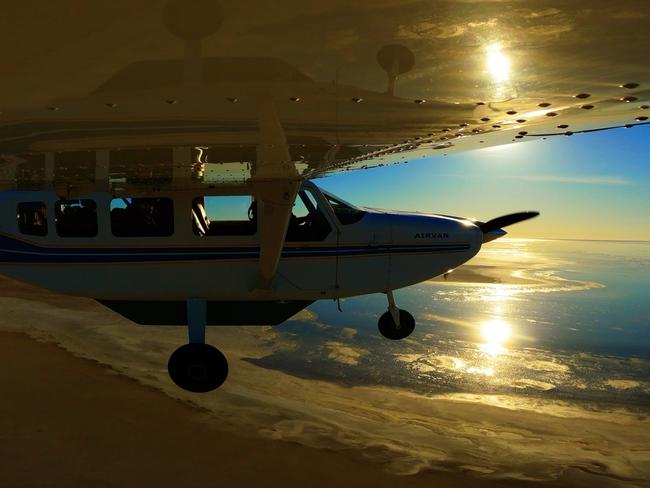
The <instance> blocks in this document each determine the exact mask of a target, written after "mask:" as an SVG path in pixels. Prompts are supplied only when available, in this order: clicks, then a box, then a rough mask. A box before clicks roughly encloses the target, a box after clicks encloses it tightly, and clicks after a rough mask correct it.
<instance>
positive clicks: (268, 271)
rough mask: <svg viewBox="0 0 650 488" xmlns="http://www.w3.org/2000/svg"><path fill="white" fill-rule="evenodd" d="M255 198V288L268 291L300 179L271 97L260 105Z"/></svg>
mask: <svg viewBox="0 0 650 488" xmlns="http://www.w3.org/2000/svg"><path fill="white" fill-rule="evenodd" d="M252 183H253V185H254V187H255V193H256V195H257V198H258V209H259V222H260V224H259V225H260V263H259V275H258V278H257V285H256V290H260V291H261V290H270V289H271V287H272V284H273V277H274V276H275V272H276V270H277V269H278V264H279V262H280V257H281V255H282V248H283V247H284V239H285V236H286V235H287V228H288V227H289V220H290V218H291V209H292V208H293V202H294V201H295V199H296V195H297V194H298V190H299V189H300V184H301V183H302V179H301V178H300V176H299V175H298V172H297V171H296V167H295V165H294V164H293V163H292V161H291V157H290V155H289V147H288V146H287V138H286V136H285V134H284V129H283V127H282V124H281V123H280V119H279V117H278V114H277V111H276V110H275V106H274V104H273V101H272V100H271V98H270V97H264V98H262V99H261V100H260V105H259V143H258V145H257V162H256V165H255V173H254V175H253V177H252Z"/></svg>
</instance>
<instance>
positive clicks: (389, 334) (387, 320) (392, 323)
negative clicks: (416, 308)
mask: <svg viewBox="0 0 650 488" xmlns="http://www.w3.org/2000/svg"><path fill="white" fill-rule="evenodd" d="M386 296H387V297H388V311H387V312H385V313H384V314H383V315H382V316H381V317H379V324H378V326H379V332H381V335H383V336H384V337H386V338H387V339H391V340H394V341H396V340H399V339H404V338H406V337H408V336H410V335H411V333H412V332H413V330H414V329H415V319H414V318H413V315H411V314H410V313H408V312H407V311H406V310H400V309H399V308H397V305H395V297H394V296H393V292H392V290H388V291H387V292H386Z"/></svg>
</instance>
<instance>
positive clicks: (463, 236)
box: [392, 214, 483, 250]
mask: <svg viewBox="0 0 650 488" xmlns="http://www.w3.org/2000/svg"><path fill="white" fill-rule="evenodd" d="M392 237H393V242H394V243H396V244H397V243H403V244H426V245H428V244H440V245H450V246H453V245H462V246H464V247H466V246H467V245H469V248H470V249H472V250H478V249H479V248H480V247H481V243H482V241H483V232H482V231H481V229H480V228H479V227H478V226H477V225H476V224H474V223H473V222H471V221H469V220H467V219H463V218H458V217H450V216H444V215H418V214H416V215H414V214H394V215H393V219H392Z"/></svg>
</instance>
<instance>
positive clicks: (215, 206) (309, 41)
mask: <svg viewBox="0 0 650 488" xmlns="http://www.w3.org/2000/svg"><path fill="white" fill-rule="evenodd" d="M70 1H71V0H70ZM121 1H122V0H119V1H118V2H117V3H120V2H121ZM64 3H65V0H64ZM222 3H223V6H222V5H221V4H220V3H219V2H217V1H213V0H210V1H204V0H195V1H194V2H188V1H180V0H171V1H168V2H167V3H166V4H165V7H164V9H163V21H164V24H165V27H166V28H167V30H168V31H169V32H170V33H171V34H173V36H176V37H177V38H181V40H182V42H183V43H184V52H185V54H184V57H183V58H182V59H160V56H159V55H158V51H160V52H167V51H170V50H172V49H173V48H175V46H177V44H178V40H177V39H174V37H173V36H171V35H167V37H165V34H164V32H163V30H162V29H160V25H159V23H160V21H159V20H156V21H155V22H151V23H150V24H148V23H147V22H144V21H143V20H142V19H143V15H144V13H148V12H149V11H150V5H149V4H146V5H145V4H143V5H142V6H141V8H140V6H138V2H135V3H134V2H125V3H124V5H123V7H124V9H125V11H124V12H122V11H121V10H120V8H118V7H117V4H116V8H115V9H113V10H111V12H106V13H105V14H106V15H107V16H108V17H109V18H110V19H112V20H111V22H112V23H111V24H110V25H111V26H112V27H107V28H105V29H103V30H102V31H101V32H98V33H97V34H96V35H95V36H92V37H90V38H88V36H87V26H91V25H96V24H99V23H103V22H104V21H106V20H107V19H105V18H104V17H102V15H103V14H102V12H99V11H97V12H95V10H92V11H90V10H89V11H79V12H80V13H79V14H78V17H74V16H69V15H66V16H62V17H57V18H56V19H54V18H53V19H52V22H50V23H48V24H47V25H45V24H44V25H42V26H40V28H39V29H33V30H30V31H29V43H27V44H28V45H29V46H33V47H32V48H30V49H27V48H25V47H24V46H25V45H27V44H25V43H21V42H15V43H10V42H5V43H4V45H5V46H8V47H7V49H6V52H5V55H6V56H7V57H8V59H13V61H14V64H15V65H16V66H17V67H18V68H16V70H15V72H14V71H12V70H5V71H6V74H4V75H3V77H2V78H1V79H0V106H1V109H2V111H1V113H0V188H2V189H3V190H4V191H2V192H0V202H1V205H0V273H2V274H4V275H7V276H10V277H12V278H15V279H18V280H21V281H25V282H28V283H32V284H35V285H38V286H42V287H45V288H48V289H51V290H54V291H57V292H60V293H66V294H71V295H76V296H84V297H91V298H94V299H96V300H98V301H99V302H100V303H102V304H104V305H105V306H107V307H109V308H110V309H112V310H114V311H115V312H117V313H119V314H122V315H123V316H125V317H127V318H129V319H131V320H132V321H134V322H136V323H140V324H160V325H164V324H169V325H185V324H187V325H188V330H189V341H188V344H185V345H182V346H181V347H179V348H178V349H177V350H176V351H175V352H174V353H173V354H172V356H171V358H170V360H169V363H168V367H169V373H170V376H171V378H172V379H173V381H174V382H175V383H176V384H177V385H178V386H180V387H181V388H184V389H186V390H189V391H193V392H207V391H211V390H213V389H215V388H218V387H219V386H220V385H221V384H223V382H224V381H225V379H226V377H227V374H228V365H227V361H226V358H225V357H224V355H223V354H222V353H221V352H220V351H218V349H216V348H215V347H213V346H211V345H208V344H206V343H205V327H206V326H208V325H244V324H279V323H281V322H283V321H284V320H286V319H287V318H289V317H291V316H292V315H294V314H295V313H296V312H298V311H299V310H301V309H303V308H304V307H306V306H308V305H309V304H311V303H313V302H314V301H315V300H320V299H339V298H343V297H351V296H358V295H363V294H368V293H385V294H386V296H387V300H388V310H387V311H386V312H385V313H383V315H381V317H380V318H379V331H380V332H381V333H382V334H383V335H384V336H386V337H387V338H389V339H402V338H404V337H407V336H408V335H409V334H410V333H411V332H412V331H413V330H414V326H415V320H414V318H413V316H412V315H411V314H410V313H409V312H407V311H405V310H400V309H399V308H398V307H397V305H396V304H395V300H394V298H393V291H394V290H396V289H399V288H402V287H405V286H409V285H412V284H415V283H419V282H421V281H424V280H428V279H430V278H432V277H435V276H438V275H441V274H444V273H446V272H447V271H448V270H450V269H453V268H456V267H457V266H460V265H461V264H463V263H465V262H467V261H468V260H470V259H471V258H472V257H473V256H475V255H476V253H477V252H478V251H479V250H480V248H481V246H482V244H483V243H485V242H489V241H491V240H493V239H496V238H498V237H501V236H503V235H504V234H505V231H504V230H503V227H506V226H508V225H511V224H514V223H517V222H520V221H523V220H526V219H529V218H532V217H534V216H536V215H538V213H537V212H533V211H527V212H518V213H514V214H511V215H506V216H503V217H498V218H495V219H492V220H489V221H487V222H477V221H472V220H469V219H464V218H459V217H451V216H446V215H436V214H408V213H403V212H402V213H401V212H389V211H382V210H375V209H369V208H359V207H355V206H354V205H352V204H350V203H347V202H345V201H343V200H341V199H340V198H338V197H336V196H334V195H332V194H330V193H328V192H326V191H323V190H321V189H319V188H318V187H317V186H316V185H315V184H314V183H313V182H312V181H311V180H312V179H315V178H318V177H321V176H325V175H328V174H332V173H336V172H342V171H349V170H364V169H368V168H370V167H378V166H383V165H387V164H393V163H404V162H406V161H408V160H413V159H415V158H420V157H431V156H433V155H441V154H447V153H449V152H452V151H460V150H466V149H476V148H480V147H486V146H493V145H498V144H504V143H511V142H517V141H520V140H525V139H535V138H545V137H552V136H563V135H573V134H578V133H580V132H588V131H593V130H603V129H607V128H613V127H633V126H634V125H640V124H645V123H647V122H645V121H646V120H647V116H646V115H644V114H645V113H646V112H644V111H645V110H647V109H648V107H649V105H648V100H649V99H650V92H649V91H648V90H647V89H646V88H645V87H644V82H645V81H650V80H648V78H649V77H650V75H648V70H647V66H645V64H644V61H640V62H638V63H635V62H634V60H637V59H638V60H645V59H646V58H645V56H646V53H647V48H648V47H649V46H650V42H649V36H648V34H645V32H647V29H645V25H644V23H643V22H644V21H643V19H644V18H645V17H644V16H645V14H646V13H647V14H650V12H648V10H649V9H648V6H647V5H646V6H642V7H639V5H641V4H640V3H639V2H637V1H636V0H625V1H623V2H619V4H621V5H617V7H616V8H617V9H619V10H621V11H623V10H624V9H623V7H626V6H627V7H629V11H626V14H625V15H619V16H616V15H614V14H613V13H612V12H610V10H611V7H610V5H609V2H606V1H605V0H594V1H593V2H590V12H600V14H602V15H600V16H593V15H591V14H590V15H591V16H590V15H586V14H584V12H582V11H581V10H580V9H579V8H578V7H577V6H576V5H574V4H573V3H571V5H563V6H562V9H560V8H558V9H545V10H540V11H538V7H537V5H536V2H533V1H521V2H518V3H517V5H518V8H517V9H502V8H501V7H500V2H487V3H482V4H481V5H480V7H476V8H474V9H473V10H472V9H469V10H468V9H466V8H465V7H463V5H464V4H465V2H458V3H453V2H452V3H450V4H449V6H448V8H447V9H446V10H445V11H444V12H441V11H440V10H439V9H435V8H434V7H433V6H431V5H428V4H427V3H426V2H424V3H421V4H418V6H415V5H414V6H413V7H412V8H409V9H408V11H406V10H400V11H399V16H395V12H396V11H395V8H398V7H395V6H391V5H387V6H384V7H381V6H379V5H377V2H375V1H370V0H360V1H358V2H356V3H355V9H356V10H355V12H354V15H352V16H348V15H347V14H348V13H349V11H348V10H349V8H348V6H347V5H345V3H342V4H339V3H337V2H334V3H332V2H300V3H299V4H294V3H293V2H287V3H286V5H284V4H282V5H277V6H276V7H277V8H275V9H269V8H268V5H267V3H266V2H255V1H253V0H251V1H250V2H247V6H246V7H245V8H242V7H241V5H240V4H239V3H237V2H234V3H233V2H231V1H227V0H224V1H223V2H222ZM388 3H389V4H390V2H388ZM398 4H399V2H398ZM71 8H72V7H71ZM400 8H401V7H400ZM639 8H641V10H644V9H645V11H644V12H638V10H639ZM21 9H22V10H21ZM251 9H252V10H254V11H258V12H259V10H264V12H265V15H262V16H260V15H251ZM256 9H257V10H256ZM382 9H383V10H384V11H383V10H382ZM432 9H433V10H432ZM15 10H16V12H18V14H20V12H22V14H24V15H25V16H26V18H29V15H30V12H29V10H28V7H22V6H21V5H17V6H16V7H15ZM23 10H24V12H23ZM68 10H69V9H65V8H62V9H61V12H67V11H68ZM127 10H128V12H127ZM74 11H78V9H76V8H75V9H74ZM16 12H14V13H15V14H16ZM137 12H140V13H141V14H142V15H136V13H137ZM382 12H383V14H382ZM635 12H637V13H640V14H643V15H641V16H638V15H636V16H635V15H633V14H634V13H635ZM370 13H372V15H370ZM18 14H16V15H18ZM51 15H52V16H57V15H58V13H57V12H56V11H52V12H51ZM378 15H379V16H380V17H381V16H382V15H383V17H382V18H384V19H385V22H383V23H382V22H379V23H378V22H377V20H376V19H377V18H379V17H378ZM111 16H113V17H114V18H113V17H111ZM603 18H606V19H614V20H611V22H615V23H617V28H616V29H612V28H610V26H609V25H608V23H607V22H601V20H599V19H603ZM350 19H353V21H354V22H355V23H353V24H351V25H350V26H348V23H349V22H351V20H350ZM364 19H365V20H364ZM481 19H483V20H481ZM485 19H497V20H498V21H499V22H500V24H499V22H493V21H492V20H490V21H485ZM222 21H223V23H224V26H225V27H224V29H225V31H226V35H225V38H224V39H222V42H223V43H224V44H225V45H226V46H227V52H228V55H227V56H224V55H213V56H208V55H206V54H205V53H204V52H203V51H204V50H205V51H207V48H206V49H204V46H203V44H204V42H203V40H204V39H205V38H206V37H207V36H209V35H211V34H212V33H214V32H216V31H217V29H218V28H219V27H220V25H221V23H222ZM228 22H230V24H228ZM364 22H368V24H367V25H366V24H364ZM15 24H16V25H19V23H15ZM12 25H13V24H12ZM228 25H229V26H228ZM498 25H501V26H502V29H503V32H502V35H496V34H498V28H497V27H498ZM233 26H236V27H237V28H234V29H233ZM482 26H483V27H482ZM495 26H497V27H495ZM507 26H514V27H512V28H510V27H507ZM451 27H453V29H451V30H449V29H448V28H451ZM8 29H9V31H7V32H8V33H6V35H10V36H12V39H20V38H21V36H23V35H25V33H24V30H20V29H18V30H16V29H14V30H11V29H12V27H11V26H8ZM350 29H352V30H350ZM422 29H424V31H426V34H425V33H424V31H423V30H422ZM445 29H446V30H445ZM478 30H480V33H478ZM353 31H354V32H356V34H354V35H353ZM62 32H65V36H62V35H60V34H61V33H62ZM161 32H163V34H161ZM396 32H400V33H401V34H400V35H399V36H397V37H398V38H399V39H411V40H412V42H411V47H407V46H406V45H405V44H408V42H407V41H404V42H401V41H400V42H386V41H385V40H386V39H388V40H391V39H394V38H395V36H396ZM548 32H551V33H553V35H551V36H549V35H548ZM627 32H636V33H638V35H637V42H636V43H634V44H630V43H629V38H628V36H627V34H626V33H627ZM332 33H335V34H337V35H338V36H339V37H340V38H336V39H335V37H336V36H334V37H330V36H329V35H330V34H332ZM361 33H363V35H362V34H361ZM575 33H577V35H578V37H579V39H580V44H576V45H575V46H574V49H573V51H572V52H575V53H576V56H578V55H579V56H582V57H581V60H582V62H581V63H578V62H576V61H575V59H573V58H571V59H567V58H566V57H563V55H564V54H565V53H566V52H567V50H566V42H567V38H566V36H574V35H575ZM364 35H365V36H366V37H365V38H364ZM346 36H347V37H346ZM563 36H565V37H563ZM70 39H75V40H76V41H77V44H75V43H72V42H70ZM571 39H572V37H571ZM64 40H66V41H65V42H66V43H63V41H64ZM125 40H128V43H129V49H125V48H124V42H126V41H125ZM271 40H272V41H273V42H270V41H271ZM62 43H63V44H62ZM265 43H266V44H268V45H267V46H265ZM536 43H537V44H536ZM39 46H40V49H42V50H43V51H44V52H47V53H48V55H47V60H45V59H44V58H43V57H39V55H38V54H35V53H38V52H39ZM477 46H478V47H477ZM531 46H533V47H535V46H537V47H536V48H534V49H532V48H531ZM540 46H541V47H540ZM617 46H618V47H621V46H625V54H626V55H625V56H624V57H621V56H620V52H621V51H620V50H617V49H616V48H617ZM9 47H11V49H10V48H9ZM14 47H15V49H14ZM265 48H268V50H269V51H270V52H273V55H263V56H255V55H251V53H256V52H259V51H260V49H265ZM443 48H444V49H443ZM3 49H4V48H3ZM225 49H226V48H224V50H225ZM531 49H532V50H531ZM518 50H519V51H518ZM522 51H523V52H524V54H525V56H521V57H520V60H519V64H520V68H521V70H520V73H519V74H517V73H515V68H514V67H513V63H512V62H511V60H510V58H509V55H508V53H517V52H519V53H520V54H521V52H522ZM97 52H101V53H102V55H101V56H98V55H97ZM540 53H541V54H540ZM546 53H555V55H554V56H547V57H543V56H542V55H545V54H546ZM558 53H562V55H560V54H558ZM221 54H223V52H221ZM280 54H283V55H285V56H286V59H290V60H291V63H290V62H288V61H286V60H284V59H282V58H280V57H279V56H280ZM436 55H437V56H438V57H437V58H436ZM12 57H13V58H12ZM163 57H164V56H163ZM542 57H543V61H544V62H543V63H541V62H539V59H541V58H542ZM368 58H370V59H371V61H372V64H364V62H365V61H364V60H366V59H368ZM142 59H144V61H142ZM589 60H591V61H592V62H591V63H588V61H589ZM461 61H462V62H463V63H466V64H467V66H459V65H458V63H459V62H461ZM346 63H347V64H346ZM376 63H378V64H379V67H378V68H377V69H376V72H377V74H378V76H375V74H373V73H372V70H371V68H370V66H376ZM526 63H528V64H526ZM80 66H83V67H84V70H80V71H79V74H78V76H74V77H72V76H70V75H69V72H70V71H69V70H71V69H73V68H75V67H80ZM295 66H300V67H301V68H302V69H299V68H297V67H295ZM359 66H361V68H359ZM585 66H589V68H590V69H589V70H586V69H585ZM470 67H471V69H469V68H470ZM542 67H544V69H542ZM551 68H552V69H551ZM418 69H419V70H420V72H419V74H417V75H416V76H412V77H410V75H409V73H411V72H417V71H418ZM304 70H306V71H308V72H310V73H314V74H313V75H312V76H308V75H307V74H305V72H306V71H304ZM382 70H383V72H384V73H382ZM549 71H550V72H551V74H550V75H549V74H548V72H549ZM587 72H588V74H586V73H587ZM107 74H110V75H109V76H108V78H107ZM319 78H320V79H322V80H323V81H317V79H319ZM441 80H442V81H441ZM449 80H454V83H451V82H449ZM477 205H478V203H477Z"/></svg>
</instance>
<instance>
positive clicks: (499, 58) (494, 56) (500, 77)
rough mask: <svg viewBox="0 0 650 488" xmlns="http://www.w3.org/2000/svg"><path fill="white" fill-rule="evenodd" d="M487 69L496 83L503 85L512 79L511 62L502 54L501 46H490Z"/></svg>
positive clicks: (496, 44) (488, 48)
mask: <svg viewBox="0 0 650 488" xmlns="http://www.w3.org/2000/svg"><path fill="white" fill-rule="evenodd" d="M487 67H488V70H489V71H490V75H491V76H492V79H493V80H494V81H495V82H496V83H503V82H504V81H507V80H508V79H509V78H510V60H509V59H508V58H507V57H506V56H505V55H504V54H503V53H502V52H501V44H499V43H492V44H490V45H488V47H487Z"/></svg>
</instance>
